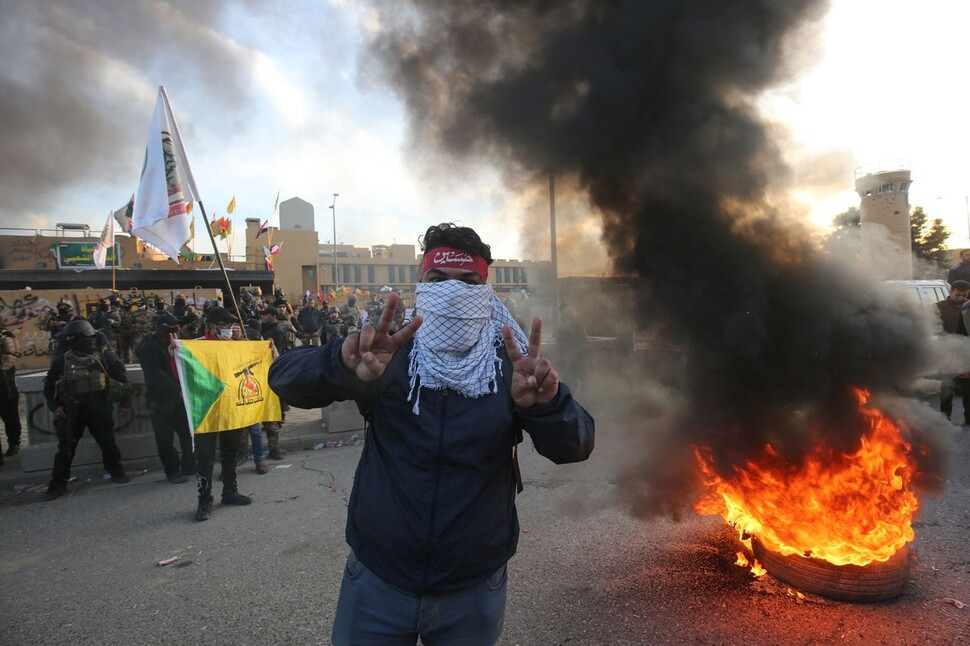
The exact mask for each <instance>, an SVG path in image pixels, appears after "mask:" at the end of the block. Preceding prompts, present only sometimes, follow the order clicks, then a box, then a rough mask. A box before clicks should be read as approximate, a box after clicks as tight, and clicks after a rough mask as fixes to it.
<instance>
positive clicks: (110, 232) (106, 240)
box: [94, 212, 115, 269]
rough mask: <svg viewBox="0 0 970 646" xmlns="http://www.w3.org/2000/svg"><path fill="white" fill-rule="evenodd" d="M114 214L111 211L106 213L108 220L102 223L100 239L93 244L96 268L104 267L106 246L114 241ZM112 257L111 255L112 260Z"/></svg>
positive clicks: (111, 244)
mask: <svg viewBox="0 0 970 646" xmlns="http://www.w3.org/2000/svg"><path fill="white" fill-rule="evenodd" d="M114 216H115V214H114V213H113V212H109V213H108V221H107V222H105V223H104V229H102V231H101V239H100V240H98V244H96V245H94V266H95V267H97V268H98V269H104V266H105V264H106V260H107V255H108V247H113V246H114V243H115V227H114V224H115V217H114ZM113 260H114V258H113V257H112V262H113Z"/></svg>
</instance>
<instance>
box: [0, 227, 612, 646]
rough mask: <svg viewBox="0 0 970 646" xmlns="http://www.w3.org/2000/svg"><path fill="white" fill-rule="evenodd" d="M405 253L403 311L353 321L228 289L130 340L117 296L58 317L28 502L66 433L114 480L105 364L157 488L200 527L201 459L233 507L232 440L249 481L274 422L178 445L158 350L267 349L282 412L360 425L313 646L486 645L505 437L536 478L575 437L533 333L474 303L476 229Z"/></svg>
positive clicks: (206, 511)
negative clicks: (42, 437) (415, 270)
mask: <svg viewBox="0 0 970 646" xmlns="http://www.w3.org/2000/svg"><path fill="white" fill-rule="evenodd" d="M421 243H422V250H423V252H424V255H423V261H422V267H421V274H420V280H419V282H418V284H417V286H416V288H415V308H414V310H413V313H412V311H411V310H409V309H408V308H407V307H406V306H405V303H404V299H403V298H402V295H401V294H400V293H399V292H391V293H389V294H388V295H387V297H386V299H385V300H383V301H382V300H380V299H377V298H372V299H371V301H370V302H368V303H367V304H366V305H364V306H360V305H359V304H358V302H357V298H356V296H355V295H350V296H349V297H348V298H347V302H346V303H345V304H344V305H343V306H342V307H336V306H333V305H332V303H329V302H324V303H323V304H319V303H314V302H313V299H312V298H311V296H310V294H307V295H306V296H305V298H304V301H303V302H302V303H301V304H300V305H299V306H298V307H296V308H294V307H292V306H291V305H290V303H288V302H287V300H286V299H285V298H284V297H283V294H282V292H280V291H279V290H277V291H276V292H275V293H274V295H273V298H271V299H264V298H263V297H262V294H261V293H259V292H258V290H253V291H249V290H247V291H244V292H243V293H242V294H241V295H240V299H239V308H238V309H236V308H235V307H232V308H226V307H224V306H223V304H222V303H220V302H215V301H210V302H207V303H205V305H204V306H203V307H202V309H201V311H195V308H194V307H193V306H192V305H190V304H189V303H188V302H187V300H186V299H185V298H184V297H181V296H179V297H177V298H175V299H174V302H173V303H172V304H171V305H168V304H166V303H164V302H163V301H161V300H160V299H159V300H158V301H156V302H155V303H154V307H153V308H152V315H151V325H150V327H148V328H147V329H144V330H142V334H141V338H140V339H138V338H137V337H135V336H134V335H130V336H129V338H128V339H127V340H122V338H123V337H124V334H123V333H122V330H124V329H125V328H124V323H123V321H124V319H125V314H124V310H125V302H124V301H123V300H122V299H120V297H117V295H112V296H109V297H107V298H105V299H102V301H101V302H100V303H99V307H98V311H97V312H95V313H94V314H93V315H92V316H91V317H90V318H84V317H81V316H78V315H77V314H75V313H73V311H72V308H71V307H70V304H69V303H67V301H62V302H61V303H59V304H58V307H57V308H56V310H57V311H56V312H55V313H54V314H53V315H52V316H51V318H50V321H49V322H47V323H45V325H47V329H49V330H50V331H51V335H52V338H53V341H52V343H53V350H54V352H53V360H52V362H51V365H50V368H49V370H48V372H47V377H46V379H45V383H44V395H45V398H46V401H47V406H48V408H49V409H50V411H51V413H52V415H53V417H54V420H55V428H56V433H57V439H58V447H57V453H56V456H55V458H54V465H53V469H52V473H51V479H50V483H49V485H48V488H47V492H46V494H45V496H46V497H47V498H48V499H54V498H57V497H59V496H61V495H63V494H64V493H66V492H67V490H68V483H69V481H70V480H71V477H70V473H71V463H72V460H73V458H74V453H75V449H76V447H77V443H78V441H79V439H80V438H81V436H82V434H83V433H84V431H85V430H88V431H89V432H90V433H91V435H92V436H93V437H94V439H95V441H96V442H97V443H98V445H99V447H100V448H101V452H102V455H103V461H104V468H105V471H106V472H107V474H108V476H109V477H110V479H111V480H112V481H113V482H116V483H123V482H126V481H127V480H128V476H127V474H125V472H124V470H123V468H122V461H121V457H122V456H121V454H120V452H119V450H118V446H117V443H116V442H115V437H114V427H113V425H114V422H113V417H112V412H113V406H114V405H115V404H116V405H117V406H118V408H119V414H120V415H121V416H125V415H130V408H131V405H132V393H131V390H130V389H129V388H128V387H127V376H126V366H125V364H126V363H127V359H128V357H129V356H130V355H133V356H134V357H135V358H137V361H138V362H139V363H140V364H141V368H142V371H143V374H144V379H145V393H144V394H145V397H146V400H147V402H148V407H149V410H150V411H151V421H152V425H153V429H154V433H155V440H156V443H157V448H158V456H159V459H160V460H161V462H162V464H163V467H164V469H165V474H166V478H167V479H168V481H169V482H172V483H173V484H179V483H182V482H186V481H187V480H188V478H189V477H190V476H191V475H194V476H195V479H196V482H197V485H198V505H197V508H196V513H195V518H196V519H197V520H199V521H204V520H206V519H208V518H209V517H210V515H211V514H212V510H213V477H214V473H213V472H214V462H215V459H216V446H217V445H218V447H219V455H220V461H221V474H220V476H219V478H220V479H221V481H222V496H221V502H222V504H223V505H229V506H244V505H249V504H250V503H251V502H252V499H251V498H250V497H249V496H246V495H244V494H242V493H240V492H239V489H238V486H237V473H236V470H237V465H238V463H239V458H240V457H242V456H245V455H246V454H247V450H246V449H245V448H244V447H245V445H244V442H245V440H246V439H247V438H249V439H250V440H251V443H252V455H253V460H254V461H255V464H256V469H257V472H259V473H265V463H264V462H263V460H264V459H265V458H267V457H268V458H269V459H279V458H281V457H282V452H281V451H280V449H279V437H278V436H279V428H280V427H279V423H277V422H265V423H263V424H262V425H255V426H252V427H249V428H227V429H225V430H220V431H218V432H212V433H197V434H196V435H195V437H194V438H193V437H192V436H191V435H190V429H189V426H188V418H187V415H186V410H185V405H184V400H183V396H182V395H183V393H182V392H181V390H180V389H181V386H180V382H179V379H178V377H177V375H176V373H175V371H174V370H173V355H172V349H173V347H174V345H173V343H174V340H175V339H178V338H182V339H202V340H206V341H210V342H216V343H218V342H230V341H233V340H239V339H247V338H248V339H253V338H262V339H268V340H271V341H272V345H273V349H274V351H275V352H274V360H273V362H272V364H271V365H270V368H269V385H270V387H271V388H272V389H273V391H274V392H276V393H277V394H278V395H279V397H280V399H281V401H282V402H283V405H284V410H286V406H287V405H293V406H297V407H300V408H318V407H323V406H327V405H329V404H330V403H332V402H335V401H347V400H353V401H355V402H356V403H357V406H358V408H359V409H360V410H361V411H362V413H363V415H364V418H365V420H366V422H367V441H366V443H365V444H364V450H363V453H362V455H361V458H360V463H359V465H358V468H357V475H356V476H355V480H354V485H353V491H352V493H351V497H350V502H349V509H348V514H347V532H346V535H347V541H348V543H349V546H350V553H349V555H348V558H347V564H346V567H345V569H344V578H343V582H342V584H341V590H340V596H339V601H338V605H337V608H336V617H335V620H334V626H333V633H332V639H333V643H335V644H361V643H377V642H378V641H379V642H381V643H385V642H391V641H393V642H394V643H405V642H410V643H416V641H417V640H418V639H419V638H420V639H421V640H422V641H423V642H424V643H432V642H434V643H483V644H485V643H494V642H495V641H497V640H498V638H499V635H500V634H501V630H502V625H503V621H504V615H505V603H506V589H507V569H506V564H507V562H508V560H509V559H510V558H511V557H512V556H513V555H514V554H515V551H516V545H517V541H518V535H519V524H518V518H517V515H516V510H515V496H516V494H517V493H518V492H520V491H521V490H522V486H523V484H522V478H521V475H520V473H519V467H518V460H517V455H518V454H517V445H518V444H519V443H520V442H521V441H522V440H523V432H525V433H528V434H529V435H530V437H531V439H532V442H533V444H534V446H535V448H536V450H537V451H538V453H539V454H541V455H543V456H545V457H546V458H548V459H549V460H551V461H553V462H554V463H557V464H560V463H566V462H578V461H582V460H585V459H586V458H587V457H588V456H589V455H590V453H591V451H592V450H593V444H594V422H593V418H592V417H591V416H590V414H589V413H588V412H587V411H586V410H585V409H584V408H583V407H582V406H581V405H580V404H579V403H578V402H577V401H576V400H575V399H574V398H573V395H572V393H571V391H570V389H569V388H568V387H567V386H566V385H565V384H564V383H562V382H560V380H559V373H558V371H557V370H556V368H555V367H554V366H553V364H552V363H551V362H550V361H549V359H548V358H546V357H543V356H542V355H541V344H542V322H541V319H539V318H538V317H537V318H536V319H534V320H533V321H532V323H531V327H530V329H529V330H528V331H525V330H523V327H522V326H520V324H519V323H518V322H517V321H516V319H515V318H514V316H513V313H511V312H510V311H509V309H508V308H507V307H506V306H505V304H504V303H503V302H502V301H501V300H499V298H498V297H497V296H496V295H495V294H494V292H493V291H492V287H491V286H490V285H489V284H488V282H487V279H488V267H489V265H490V264H491V263H492V257H491V252H490V249H489V246H488V245H486V244H485V243H484V242H482V240H481V239H480V238H479V236H478V234H477V233H476V232H475V231H474V230H472V229H470V228H468V227H461V226H456V225H454V224H450V223H444V224H441V225H436V226H432V227H430V228H429V229H428V230H427V232H426V234H425V235H424V236H423V238H422V240H421ZM7 338H8V336H7V335H4V345H3V348H4V354H5V363H4V365H7V364H6V349H7V346H8V344H7ZM135 341H137V343H136V342H135ZM11 352H13V353H15V352H16V348H12V349H11ZM4 423H5V425H6V429H7V433H8V438H11V437H14V436H12V435H11V434H12V433H15V432H16V433H19V427H18V426H15V425H12V424H11V423H9V422H8V421H7V418H6V416H5V417H4ZM263 434H265V436H266V440H267V441H266V446H267V447H268V450H266V451H264V447H263V443H262V437H263ZM15 437H16V438H17V439H16V442H15V441H14V439H10V440H9V441H10V442H11V444H10V446H11V447H13V446H17V445H18V443H19V435H16V436H15ZM193 440H194V442H193Z"/></svg>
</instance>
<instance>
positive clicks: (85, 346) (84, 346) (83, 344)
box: [71, 336, 97, 354]
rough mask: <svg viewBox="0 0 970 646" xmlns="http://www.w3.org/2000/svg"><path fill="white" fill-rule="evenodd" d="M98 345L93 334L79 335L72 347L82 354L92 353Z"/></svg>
mask: <svg viewBox="0 0 970 646" xmlns="http://www.w3.org/2000/svg"><path fill="white" fill-rule="evenodd" d="M96 347H97V345H96V343H95V338H94V337H91V336H82V337H78V338H77V339H75V340H74V341H73V343H71V349H72V350H74V351H75V352H80V353H81V354H91V353H93V352H94V350H95V348H96Z"/></svg>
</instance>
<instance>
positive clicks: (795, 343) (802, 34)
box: [372, 0, 939, 513]
mask: <svg viewBox="0 0 970 646" xmlns="http://www.w3.org/2000/svg"><path fill="white" fill-rule="evenodd" d="M382 7H383V10H382V11H381V14H380V20H381V25H382V29H381V31H380V33H379V34H378V35H377V36H376V37H375V39H374V41H373V43H372V53H374V54H376V56H377V58H378V60H380V61H381V67H382V69H383V71H384V73H385V75H386V78H387V79H388V81H389V82H390V83H391V84H393V86H394V87H395V88H396V89H397V91H398V92H399V93H400V95H401V96H402V97H403V99H404V101H405V103H406V105H407V107H408V110H409V114H410V116H411V126H412V130H411V134H412V138H413V141H414V142H415V143H416V144H420V145H424V144H430V145H431V146H433V147H434V148H436V149H437V150H440V151H444V152H445V153H447V154H449V155H452V156H455V157H461V158H469V157H471V158H488V159H491V160H493V161H497V162H498V163H500V164H501V165H502V166H503V167H504V168H505V169H506V171H507V173H508V174H509V175H510V176H523V175H525V176H534V177H535V178H536V181H540V182H541V181H545V179H544V178H545V177H547V176H548V173H550V172H551V173H555V174H556V175H557V176H570V177H575V178H577V179H576V182H577V184H578V186H579V187H580V188H581V189H582V190H584V191H585V192H586V193H587V194H588V195H589V198H590V201H591V203H592V205H593V206H594V207H595V209H596V210H597V212H598V213H599V214H600V215H601V217H602V218H603V223H604V240H605V243H606V245H607V247H608V249H609V252H610V255H611V258H612V260H613V263H614V267H615V269H616V270H617V271H618V272H620V273H632V274H636V275H639V276H640V277H642V278H643V279H645V282H646V284H647V285H648V288H647V289H644V290H643V292H642V294H641V295H640V302H639V303H638V306H639V308H641V310H643V311H646V310H647V309H648V308H649V309H650V310H651V311H652V312H656V311H657V310H658V309H659V310H660V311H661V312H662V313H663V314H664V316H666V317H667V319H668V320H669V321H670V322H671V324H672V325H673V326H674V327H675V328H676V329H677V330H678V331H679V332H680V333H681V334H682V335H683V336H684V337H685V338H686V339H687V341H688V343H689V358H690V359H689V360H690V367H689V371H688V376H687V384H686V388H685V391H684V398H683V400H681V401H680V402H679V404H680V405H679V406H677V407H672V408H671V409H670V410H668V411H667V414H665V415H664V416H661V417H652V418H648V417H642V418H640V419H639V420H637V421H636V422H635V423H636V424H637V425H638V426H639V427H640V428H639V432H640V433H641V434H642V436H643V437H651V438H655V440H653V441H651V442H649V443H647V444H648V448H647V449H646V451H645V456H644V458H643V459H642V460H641V461H639V463H638V464H637V466H636V468H635V469H634V470H632V471H631V475H630V477H629V478H628V479H627V482H626V484H627V487H626V490H627V491H628V492H630V493H631V502H632V504H633V506H634V507H635V508H636V509H638V510H642V511H644V512H650V511H657V510H663V511H667V512H670V513H677V511H678V510H679V509H680V508H681V507H682V506H683V505H684V504H689V503H690V502H691V500H690V499H689V496H688V495H687V494H688V493H689V492H690V491H691V489H692V487H693V486H695V485H696V483H695V482H694V475H693V474H694V472H695V470H694V469H693V467H692V464H693V455H692V453H691V449H690V447H691V445H692V444H694V443H701V444H704V445H707V446H710V447H712V448H713V452H714V455H715V456H716V459H717V464H716V467H717V468H718V470H719V471H721V472H722V473H724V474H728V473H730V470H731V467H732V466H734V465H736V464H739V463H743V462H745V461H746V460H747V459H748V456H750V455H751V454H752V451H754V450H757V449H760V448H761V447H763V446H764V444H765V443H767V442H770V443H772V444H773V445H775V446H776V447H777V448H778V449H779V450H781V451H782V452H783V453H784V454H786V455H788V456H790V457H791V458H792V459H793V460H797V459H798V457H799V455H800V454H801V451H802V449H803V448H804V447H805V446H806V444H807V443H808V442H809V441H810V440H811V435H812V431H811V430H810V429H812V428H815V429H822V430H821V432H823V433H825V434H826V435H827V437H826V439H827V440H828V442H829V443H830V444H832V445H833V446H834V447H835V448H837V449H838V448H843V447H846V448H847V447H851V446H853V445H856V444H857V442H858V438H859V434H860V432H861V430H862V429H861V427H860V422H859V417H858V415H856V414H854V412H853V411H854V409H855V403H854V399H853V397H852V395H851V391H850V389H851V388H852V387H861V388H867V389H870V390H872V391H874V392H876V393H881V394H887V393H889V394H891V393H894V392H897V391H899V390H900V389H902V388H903V387H904V385H905V384H906V383H907V382H908V381H909V380H910V379H911V378H912V377H913V375H914V374H915V372H916V371H917V369H918V368H919V367H920V362H921V358H922V356H923V354H924V352H925V341H924V339H925V335H924V332H923V330H922V328H921V325H920V323H919V322H918V321H917V320H915V318H914V316H913V313H912V312H911V311H910V310H909V309H907V308H906V307H902V306H899V305H896V304H894V303H893V302H892V301H890V300H888V299H886V298H884V297H883V296H881V295H880V292H879V290H878V289H876V288H875V286H874V285H873V284H872V283H871V281H869V280H867V279H864V278H861V277H858V276H854V275H852V274H850V273H848V272H846V271H845V270H843V269H839V268H836V267H834V266H830V265H827V264H825V263H823V262H822V261H821V260H820V258H819V257H818V255H817V253H816V250H815V248H814V246H813V244H812V243H811V241H810V238H809V236H808V235H807V234H806V232H805V231H804V230H802V229H801V228H800V227H799V226H798V225H796V224H793V223H791V222H790V221H788V220H787V219H786V218H784V217H782V215H781V214H780V213H779V210H778V207H777V206H776V205H777V204H779V202H778V201H777V199H778V196H779V195H783V194H784V188H785V186H786V182H788V180H789V178H790V172H789V169H787V168H786V167H785V164H784V162H783V160H782V155H781V152H780V151H779V149H778V147H777V145H776V143H775V141H776V138H774V137H773V135H772V130H773V129H772V127H771V126H769V125H767V124H766V123H765V122H764V121H763V119H762V117H761V116H760V115H759V113H758V110H757V106H756V102H757V99H758V97H759V95H760V94H761V93H762V92H763V91H765V90H766V89H768V88H770V87H771V86H773V85H774V84H777V83H778V82H780V81H782V80H785V79H787V78H789V77H790V76H791V75H792V73H793V72H794V71H795V67H796V63H798V62H799V60H803V59H805V58H808V57H810V56H811V52H812V50H811V46H812V44H813V38H812V37H813V35H814V32H813V30H814V29H815V28H816V27H817V26H818V23H819V20H820V19H821V18H822V17H823V16H824V13H825V11H826V9H827V7H828V4H827V2H824V1H821V0H753V1H751V2H723V1H721V0H653V1H644V0H615V1H603V0H576V1H572V2H553V1H549V0H533V1H531V2H528V1H527V2H523V1H520V0H515V1H513V0H505V1H503V0H490V1H483V0H457V1H451V2H437V1H434V0H414V1H413V2H412V4H411V5H410V6H409V7H408V8H407V9H401V8H400V5H399V3H394V2H389V3H387V4H386V5H382ZM911 430H912V432H913V433H914V434H916V435H914V437H915V439H916V440H917V441H919V442H929V441H930V440H929V439H927V437H929V435H930V434H925V437H923V436H919V434H920V431H921V429H911ZM816 432H818V431H816ZM926 454H927V456H930V455H932V456H934V457H926V462H925V464H924V465H923V467H924V469H925V470H926V471H927V472H928V473H929V474H930V475H928V476H927V480H928V481H932V480H933V478H934V477H935V476H934V474H936V470H937V468H938V467H939V465H938V464H936V463H935V462H934V460H935V459H936V458H935V456H936V455H937V454H936V453H935V452H934V451H927V452H926Z"/></svg>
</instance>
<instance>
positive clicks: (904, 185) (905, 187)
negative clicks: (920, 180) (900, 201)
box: [899, 182, 909, 193]
mask: <svg viewBox="0 0 970 646" xmlns="http://www.w3.org/2000/svg"><path fill="white" fill-rule="evenodd" d="M907 190H909V182H900V183H899V192H900V193H905V192H906V191H907Z"/></svg>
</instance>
